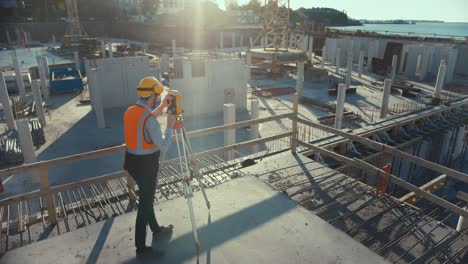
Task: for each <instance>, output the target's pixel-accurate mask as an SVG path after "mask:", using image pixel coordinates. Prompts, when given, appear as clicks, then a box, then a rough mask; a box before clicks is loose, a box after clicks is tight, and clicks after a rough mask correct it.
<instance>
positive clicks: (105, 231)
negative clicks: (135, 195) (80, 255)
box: [86, 217, 115, 264]
mask: <svg viewBox="0 0 468 264" xmlns="http://www.w3.org/2000/svg"><path fill="white" fill-rule="evenodd" d="M114 219H115V218H114V217H112V218H110V219H108V220H106V221H105V223H104V225H103V226H102V229H101V232H100V233H99V236H98V238H97V239H96V242H95V243H94V246H93V249H92V250H91V253H90V254H89V256H88V259H87V260H86V264H91V263H96V261H97V260H98V258H99V254H101V250H102V248H103V247H104V243H105V242H106V239H107V236H108V235H109V232H110V230H111V227H112V224H113V223H114Z"/></svg>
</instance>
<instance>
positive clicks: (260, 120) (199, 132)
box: [187, 113, 294, 138]
mask: <svg viewBox="0 0 468 264" xmlns="http://www.w3.org/2000/svg"><path fill="white" fill-rule="evenodd" d="M293 116H294V113H286V114H281V115H274V116H269V117H263V118H258V119H253V120H247V121H242V122H237V123H232V124H227V125H222V126H217V127H210V128H205V129H201V130H196V131H190V132H187V136H188V137H189V138H190V137H198V136H202V135H207V134H211V133H215V132H221V131H224V130H228V129H235V128H241V127H247V126H251V125H257V124H260V123H266V122H270V121H275V120H280V119H284V118H292V117H293Z"/></svg>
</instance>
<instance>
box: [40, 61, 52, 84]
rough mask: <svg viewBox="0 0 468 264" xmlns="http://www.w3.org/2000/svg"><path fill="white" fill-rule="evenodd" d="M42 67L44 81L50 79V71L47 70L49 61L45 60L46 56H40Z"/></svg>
mask: <svg viewBox="0 0 468 264" xmlns="http://www.w3.org/2000/svg"><path fill="white" fill-rule="evenodd" d="M41 62H42V67H44V72H45V75H46V79H47V80H49V79H50V77H49V76H50V69H49V61H48V60H47V56H41Z"/></svg>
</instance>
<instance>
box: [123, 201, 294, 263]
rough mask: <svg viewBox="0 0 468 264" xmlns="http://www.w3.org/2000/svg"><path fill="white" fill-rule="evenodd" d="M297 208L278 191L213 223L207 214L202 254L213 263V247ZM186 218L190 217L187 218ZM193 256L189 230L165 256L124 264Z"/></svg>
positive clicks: (201, 236) (202, 231) (201, 234)
mask: <svg viewBox="0 0 468 264" xmlns="http://www.w3.org/2000/svg"><path fill="white" fill-rule="evenodd" d="M285 199H286V201H285ZM295 207H297V204H296V203H295V202H293V201H292V200H289V199H288V198H285V197H284V196H283V195H282V194H276V195H275V196H273V197H271V198H268V199H266V200H263V201H261V202H259V203H257V204H254V205H252V206H249V207H247V208H244V209H241V210H240V211H237V212H236V213H234V214H231V215H228V216H225V217H223V218H221V219H219V220H217V221H215V222H213V223H212V222H211V215H208V225H205V226H202V227H200V228H199V229H198V236H199V239H200V256H202V255H203V254H206V258H207V263H210V262H211V253H212V250H213V249H215V248H216V247H218V246H220V245H221V244H223V243H226V242H228V241H230V240H233V239H235V238H236V237H239V236H241V235H243V234H245V233H248V232H249V231H251V230H253V229H255V228H258V227H259V226H261V225H263V224H265V223H267V222H268V221H270V220H272V219H275V218H277V217H278V216H280V215H283V214H285V213H287V212H289V211H290V210H292V209H294V208H295ZM187 221H189V220H188V219H187ZM239 254H241V252H239ZM192 258H198V256H197V253H196V251H195V248H194V238H193V233H192V232H188V233H185V234H183V235H181V236H179V237H177V238H175V239H174V240H172V241H171V242H170V243H169V244H168V248H167V249H165V255H164V256H162V257H159V258H155V259H147V260H138V259H136V258H133V259H131V260H129V261H127V262H124V263H126V264H131V263H154V261H157V262H158V263H182V262H184V261H187V260H190V259H192Z"/></svg>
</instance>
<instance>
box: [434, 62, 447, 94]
mask: <svg viewBox="0 0 468 264" xmlns="http://www.w3.org/2000/svg"><path fill="white" fill-rule="evenodd" d="M446 72H447V66H446V65H445V63H444V60H442V61H441V62H440V66H439V72H438V73H437V80H436V85H435V91H434V97H436V98H439V97H440V93H441V92H442V88H443V86H444V81H445V73H446Z"/></svg>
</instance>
